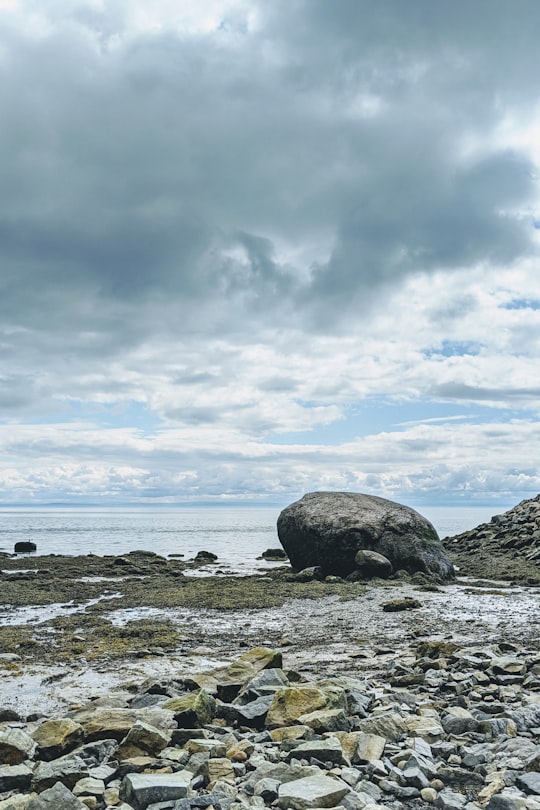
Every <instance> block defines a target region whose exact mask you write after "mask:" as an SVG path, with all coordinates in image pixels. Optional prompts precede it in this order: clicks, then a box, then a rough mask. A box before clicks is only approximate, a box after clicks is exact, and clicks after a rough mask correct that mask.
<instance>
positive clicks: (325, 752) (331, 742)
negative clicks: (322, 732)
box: [287, 737, 346, 765]
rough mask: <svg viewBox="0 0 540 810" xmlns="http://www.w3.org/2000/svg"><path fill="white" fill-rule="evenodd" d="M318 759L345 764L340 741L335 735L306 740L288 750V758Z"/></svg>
mask: <svg viewBox="0 0 540 810" xmlns="http://www.w3.org/2000/svg"><path fill="white" fill-rule="evenodd" d="M311 757H315V759H319V760H321V761H322V762H332V763H333V764H335V765H345V764H346V760H345V759H344V757H343V749H342V748H341V743H340V741H339V740H338V739H337V738H336V737H326V739H324V740H308V741H307V742H303V743H300V745H297V746H296V748H293V749H292V750H291V751H289V753H288V755H287V758H288V759H308V760H309V759H311Z"/></svg>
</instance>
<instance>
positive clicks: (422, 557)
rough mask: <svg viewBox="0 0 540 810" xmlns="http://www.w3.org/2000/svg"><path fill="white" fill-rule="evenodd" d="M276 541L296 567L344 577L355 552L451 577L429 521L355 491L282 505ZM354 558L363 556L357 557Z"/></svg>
mask: <svg viewBox="0 0 540 810" xmlns="http://www.w3.org/2000/svg"><path fill="white" fill-rule="evenodd" d="M277 530H278V536H279V540H280V542H281V544H282V546H283V548H284V549H285V551H286V552H287V555H288V557H289V559H290V561H291V565H292V567H293V568H294V569H296V570H297V571H299V570H302V569H305V568H308V567H310V566H320V567H321V568H322V571H323V572H324V574H325V575H326V574H331V575H336V576H340V577H346V576H348V575H350V574H352V573H353V572H354V571H355V570H356V561H355V558H356V556H357V554H358V552H359V551H361V550H366V551H373V552H376V553H377V554H380V555H382V556H383V557H385V558H387V559H388V560H389V561H390V563H391V565H392V566H393V569H394V570H400V569H401V570H405V571H408V572H409V573H415V572H416V571H422V572H424V573H426V574H430V575H432V576H436V577H437V578H439V579H441V580H450V579H453V577H454V567H453V565H452V563H451V561H450V559H449V558H448V557H447V555H446V553H445V551H444V548H443V546H442V543H441V541H440V540H439V536H438V535H437V532H436V531H435V529H434V527H433V526H432V525H431V523H430V522H429V521H428V520H427V519H426V518H424V517H422V515H420V514H419V513H418V512H415V510H414V509H410V508H409V507H408V506H403V505H402V504H399V503H395V502H394V501H389V500H386V498H379V497H376V496H374V495H362V494H360V493H355V492H310V493H308V494H307V495H304V497H303V498H301V499H300V500H299V501H296V502H295V503H292V504H290V505H289V506H287V507H286V508H285V509H284V510H283V511H282V512H281V514H280V515H279V518H278V522H277ZM359 559H362V558H361V557H360V558H359Z"/></svg>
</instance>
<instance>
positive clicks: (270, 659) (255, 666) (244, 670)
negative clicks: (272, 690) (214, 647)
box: [185, 647, 283, 703]
mask: <svg viewBox="0 0 540 810" xmlns="http://www.w3.org/2000/svg"><path fill="white" fill-rule="evenodd" d="M282 664H283V657H282V654H281V652H280V651H279V650H273V649H270V648H268V647H254V648H253V649H251V650H248V651H247V652H245V653H243V654H242V655H241V656H240V657H239V658H237V659H236V660H235V661H233V662H232V663H231V664H229V665H228V666H225V667H218V668H217V669H213V670H210V671H208V672H198V673H195V674H193V675H190V676H189V677H187V678H186V679H185V682H186V685H187V686H188V687H190V688H191V687H195V688H197V687H198V688H204V689H206V691H207V692H209V693H210V694H212V695H217V696H218V697H219V699H220V700H222V701H223V702H224V703H230V702H231V701H233V700H234V699H235V698H236V697H237V696H238V694H239V692H240V691H241V690H242V689H243V688H244V686H246V684H247V683H249V681H251V680H253V678H255V676H256V675H257V674H258V673H259V672H261V671H262V670H264V669H281V667H282Z"/></svg>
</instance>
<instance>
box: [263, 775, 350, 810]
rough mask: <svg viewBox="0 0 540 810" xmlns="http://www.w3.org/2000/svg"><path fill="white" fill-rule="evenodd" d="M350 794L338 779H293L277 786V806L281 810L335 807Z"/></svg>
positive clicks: (317, 777)
mask: <svg viewBox="0 0 540 810" xmlns="http://www.w3.org/2000/svg"><path fill="white" fill-rule="evenodd" d="M349 792H350V787H349V786H348V785H347V784H346V783H345V782H342V781H341V780H340V779H332V778H330V777H329V776H325V775H324V774H320V775H316V776H308V777H305V778H304V779H295V780H293V781H292V782H286V783H285V784H282V785H280V786H279V791H278V798H277V805H278V807H281V808H282V810H307V808H312V807H336V806H337V805H338V804H339V802H340V801H341V799H342V798H343V797H344V796H345V795H346V794H347V793H349Z"/></svg>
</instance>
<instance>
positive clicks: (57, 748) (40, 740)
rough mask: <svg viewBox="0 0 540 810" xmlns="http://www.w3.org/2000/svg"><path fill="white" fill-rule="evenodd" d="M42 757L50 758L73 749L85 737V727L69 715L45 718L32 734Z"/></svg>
mask: <svg viewBox="0 0 540 810" xmlns="http://www.w3.org/2000/svg"><path fill="white" fill-rule="evenodd" d="M32 737H33V739H34V742H36V743H37V746H38V756H39V758H40V759H45V760H50V759H55V758H56V757H59V756H61V755H62V754H65V753H67V752H68V751H71V750H72V749H73V748H75V747H76V746H77V745H78V744H79V743H80V742H82V739H83V727H82V726H81V724H80V723H76V722H75V721H74V720H71V719H70V718H69V717H62V718H58V719H51V720H45V722H43V723H42V724H41V725H40V726H39V727H38V728H37V729H36V730H35V731H34V733H33V734H32Z"/></svg>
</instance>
